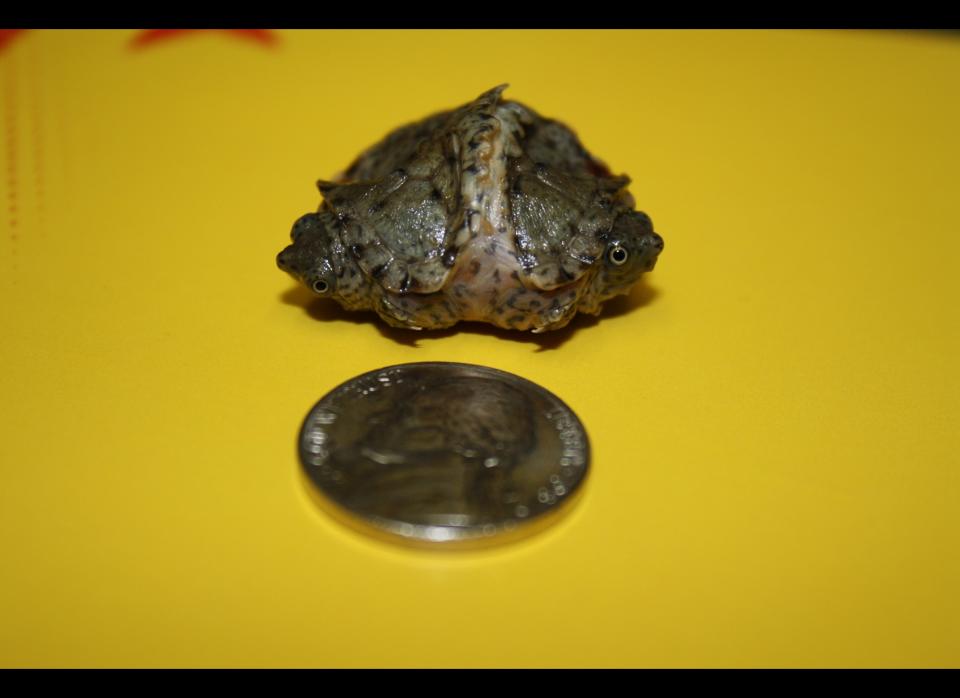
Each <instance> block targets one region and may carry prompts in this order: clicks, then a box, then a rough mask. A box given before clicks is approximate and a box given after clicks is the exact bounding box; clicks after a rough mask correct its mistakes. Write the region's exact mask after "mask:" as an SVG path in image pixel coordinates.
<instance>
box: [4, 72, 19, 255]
mask: <svg viewBox="0 0 960 698" xmlns="http://www.w3.org/2000/svg"><path fill="white" fill-rule="evenodd" d="M5 68H6V74H5V76H4V77H5V78H6V79H5V80H4V82H5V83H6V89H5V90H4V91H3V111H4V114H3V116H4V118H5V119H6V122H7V128H6V132H5V134H4V135H5V136H6V144H5V145H6V155H7V208H8V209H9V210H8V219H7V222H8V224H9V225H10V242H11V243H12V245H13V249H12V253H13V254H16V252H17V248H16V242H17V235H16V233H15V232H14V228H16V227H17V219H16V217H15V215H16V210H17V105H16V96H17V84H16V70H15V69H14V67H13V63H11V62H7V65H6V66H5Z"/></svg>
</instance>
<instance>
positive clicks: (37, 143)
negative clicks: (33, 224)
mask: <svg viewBox="0 0 960 698" xmlns="http://www.w3.org/2000/svg"><path fill="white" fill-rule="evenodd" d="M30 73H31V75H30V139H31V141H32V145H33V163H34V165H33V167H34V170H33V172H34V175H33V191H34V194H35V195H36V199H37V213H38V214H39V216H40V221H39V223H40V229H41V230H42V229H43V180H44V168H43V151H44V147H43V128H42V127H43V116H42V109H41V108H40V85H41V84H42V82H43V80H42V76H41V75H40V59H39V58H38V56H37V55H34V56H33V60H32V61H31V62H30Z"/></svg>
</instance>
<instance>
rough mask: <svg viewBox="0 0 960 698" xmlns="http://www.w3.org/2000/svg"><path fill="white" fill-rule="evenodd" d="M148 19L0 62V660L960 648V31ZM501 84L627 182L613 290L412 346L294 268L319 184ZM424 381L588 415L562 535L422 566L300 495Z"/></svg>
mask: <svg viewBox="0 0 960 698" xmlns="http://www.w3.org/2000/svg"><path fill="white" fill-rule="evenodd" d="M134 35H135V32H132V31H113V32H37V31H31V32H27V33H26V34H24V35H22V36H19V37H17V38H16V39H15V40H14V41H12V42H11V43H10V44H9V46H8V47H7V48H6V50H5V51H3V52H2V53H0V80H2V86H3V87H2V89H3V99H4V110H3V118H4V122H3V123H4V126H3V129H4V130H3V134H4V137H5V139H6V141H5V142H6V143H7V147H6V148H5V149H4V150H3V152H2V153H0V157H2V158H3V159H4V160H3V162H4V170H3V175H4V177H3V181H2V186H3V187H4V188H3V190H2V194H0V197H2V200H0V203H2V204H3V207H4V208H3V226H4V228H3V235H2V237H0V294H2V301H0V327H2V333H3V334H2V340H0V366H2V371H0V400H2V402H0V408H2V420H0V467H2V484H0V549H2V554H0V665H3V666H84V667H88V666H329V667H350V666H437V667H441V666H510V667H514V666H587V667H609V666H629V667H633V666H958V665H960V595H958V593H957V592H958V588H960V559H958V555H957V551H958V548H960V545H958V544H960V540H958V538H960V536H958V529H960V512H958V507H957V502H958V495H960V487H958V485H960V481H958V474H957V466H958V457H957V451H958V447H960V443H958V437H957V420H958V411H960V410H958V407H960V399H958V395H960V393H958V387H960V386H958V381H957V379H958V375H960V371H958V368H960V365H958V350H960V342H958V339H960V333H958V322H957V320H958V317H957V303H958V301H960V281H958V274H957V264H958V258H960V225H958V213H960V208H958V201H960V197H958V194H960V191H958V181H960V180H958V163H960V135H958V124H960V96H958V95H960V90H958V88H960V81H958V75H960V40H958V39H957V38H955V37H951V36H949V35H934V34H926V35H925V34H921V33H903V34H897V33H892V32H876V33H869V32H863V33H855V32H702V31H689V32H666V31H664V32H626V31H625V32H573V31H542V32H541V31H536V32H527V31H523V32H520V31H496V32H480V31H425V32H386V31H369V32H368V31H363V32H360V31H329V32H317V33H314V32H281V33H280V38H279V41H278V42H277V44H276V45H274V46H261V45H259V44H257V43H256V42H253V41H244V40H241V39H238V38H235V37H231V36H228V35H226V34H218V33H213V34H198V35H186V36H181V37H177V38H172V39H170V40H169V41H166V42H158V43H157V44H155V45H153V46H148V47H145V48H143V49H142V50H140V51H133V50H131V49H130V48H129V45H130V42H131V40H132V37H133V36H134ZM501 82H510V83H511V88H510V89H509V90H508V92H507V96H508V97H510V98H514V99H518V100H520V101H523V102H525V103H527V104H529V105H531V106H533V107H534V108H535V109H537V110H538V111H540V112H541V113H543V114H545V115H548V116H556V117H559V118H561V119H563V120H564V121H566V122H568V123H569V124H571V125H572V126H573V127H574V128H575V129H576V130H577V131H578V133H579V134H580V136H581V138H582V139H583V141H584V142H585V144H586V145H587V147H588V148H589V149H591V150H592V151H593V152H595V153H596V154H597V155H599V156H600V157H601V158H603V159H604V160H606V161H607V162H608V164H609V165H610V166H611V168H612V169H613V170H614V171H617V172H626V173H628V174H630V175H631V177H632V178H633V184H632V186H631V191H632V192H633V193H634V195H635V197H636V199H637V202H638V206H639V207H640V208H641V209H642V210H645V211H646V212H648V213H649V214H650V215H651V217H652V218H653V221H654V223H655V225H656V228H657V230H658V231H659V232H660V233H661V234H662V235H663V236H664V238H665V240H666V249H665V251H664V253H663V255H662V256H661V258H660V261H659V263H658V266H657V269H656V271H655V272H654V273H652V274H650V275H649V277H648V281H647V282H646V283H644V284H643V285H642V286H641V287H639V288H638V289H637V291H636V292H635V294H634V296H633V297H632V298H631V299H630V300H628V301H625V302H620V303H614V304H613V306H612V308H611V311H610V312H609V313H608V315H607V316H605V317H603V318H601V319H600V320H599V321H589V320H584V321H578V322H576V323H575V325H574V327H573V328H572V329H571V330H568V331H564V332H561V333H559V334H557V335H549V336H547V337H541V338H535V337H533V336H529V335H522V336H521V335H514V334H510V333H508V332H500V331H494V330H489V329H486V328H484V327H482V326H463V327H460V328H459V329H457V330H456V331H447V332H442V333H438V334H430V333H423V334H417V335H412V334H408V333H404V332H400V331H393V330H387V329H385V328H384V327H383V326H382V325H380V324H379V323H375V322H372V321H371V318H370V317H367V316H353V315H347V314H345V313H342V312H339V311H336V310H334V309H331V308H330V307H329V306H328V305H327V304H325V303H324V302H322V301H318V302H313V301H311V297H310V294H308V293H307V292H306V291H301V290H299V289H295V286H294V283H293V282H292V280H290V279H289V278H288V277H287V276H286V275H284V274H283V273H281V272H280V271H279V270H277V269H276V267H275V266H274V256H275V255H276V253H277V252H278V251H279V250H280V249H281V248H282V247H283V246H284V245H285V244H286V243H287V240H288V234H289V230H290V227H291V225H292V223H293V221H294V220H295V219H296V218H297V217H298V216H300V215H301V214H303V213H306V212H308V211H311V210H314V209H315V208H316V207H317V205H318V203H319V201H320V197H319V194H318V193H317V191H316V190H315V188H314V184H313V183H314V181H315V180H316V179H318V178H321V177H324V178H325V177H330V176H331V175H334V174H336V173H337V172H338V171H340V170H341V169H343V168H344V167H345V166H346V165H347V164H348V163H349V162H350V160H351V159H352V158H353V156H354V155H356V154H357V153H358V152H359V151H360V150H361V149H362V148H364V147H366V146H368V145H369V144H371V143H372V142H373V141H375V140H377V139H378V138H380V137H381V136H382V135H383V134H384V133H385V132H386V131H387V130H389V129H390V128H392V127H394V126H397V125H399V124H401V123H404V122H407V121H410V120H413V119H416V118H419V117H422V116H425V115H426V114H428V113H431V112H433V111H436V110H439V109H443V108H449V107H452V106H455V105H458V104H461V103H463V102H465V101H467V100H469V99H472V98H473V97H475V96H476V95H477V94H479V93H480V92H481V91H483V90H485V89H487V88H489V87H492V86H493V85H496V84H498V83H501ZM11 143H12V145H11ZM10 206H13V209H14V210H10ZM14 221H15V222H14ZM433 360H440V361H465V362H472V363H480V364H484V365H489V366H493V367H496V368H499V369H504V370H507V371H511V372H514V373H517V374H519V375H521V376H524V377H525V378H528V379H530V380H533V381H536V382H538V383H540V384H542V385H543V386H545V387H546V388H548V389H549V390H551V391H553V392H555V393H556V394H557V395H558V396H560V397H561V398H562V399H564V400H565V401H567V402H568V403H569V404H570V405H571V406H572V407H573V408H574V409H575V410H576V411H577V413H578V414H579V416H580V417H581V419H582V420H583V422H584V424H585V426H586V428H587V430H588V433H589V436H590V439H591V445H592V449H593V464H592V472H591V474H590V477H589V481H588V484H587V487H586V490H585V496H584V498H583V499H582V501H581V502H580V503H579V504H578V506H577V507H576V508H575V510H573V511H572V512H571V514H570V515H569V516H567V517H566V518H565V519H564V520H563V521H562V522H560V523H559V524H558V525H557V526H555V527H553V528H552V529H550V530H549V531H548V532H545V533H543V534H541V535H539V536H537V537H535V538H533V539H529V540H527V541H525V542H522V543H518V544H515V545H512V546H508V547H505V548H502V549H498V550H493V551H488V552H482V553H481V552H478V553H461V554H452V555H436V554H430V553H423V552H417V551H408V550H405V549H403V548H397V547H393V546H390V545H386V544H383V543H379V542H374V541H371V540H368V539H367V538H364V537H362V536H360V535H357V534H354V533H353V532H351V531H349V530H347V529H345V528H343V527H342V526H341V525H339V524H337V523H335V522H334V521H332V520H330V519H329V518H328V517H327V516H326V515H325V514H323V513H322V512H321V511H319V510H318V509H317V507H316V506H315V505H314V503H313V502H312V501H311V500H310V498H309V496H308V493H307V491H306V489H305V485H304V482H303V481H302V480H301V476H300V469H299V465H298V461H297V458H296V452H295V441H296V436H297V432H298V430H299V428H300V424H301V421H302V419H303V417H304V415H305V414H306V412H307V410H308V409H309V408H310V407H311V406H312V405H313V404H314V403H315V402H316V400H318V399H319V398H320V397H321V396H322V395H323V394H324V393H326V392H327V391H328V390H329V389H330V388H332V387H334V386H335V385H337V384H338V383H340V382H341V381H343V380H346V379H348V378H350V377H352V376H354V375H356V374H359V373H362V372H364V371H368V370H370V369H374V368H378V367H381V366H385V365H388V364H394V363H402V362H408V361H433Z"/></svg>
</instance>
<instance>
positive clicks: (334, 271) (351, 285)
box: [277, 212, 363, 308]
mask: <svg viewBox="0 0 960 698" xmlns="http://www.w3.org/2000/svg"><path fill="white" fill-rule="evenodd" d="M335 225H336V218H335V217H334V216H332V215H330V214H327V213H324V212H321V213H308V214H306V215H305V216H301V217H300V218H299V219H297V222H296V223H294V224H293V229H292V230H291V231H290V238H291V240H293V244H291V245H287V247H285V248H284V249H283V251H281V252H280V254H278V255H277V266H278V267H280V269H282V270H283V271H285V272H287V273H288V274H290V276H292V277H293V278H295V279H297V280H298V281H300V282H302V283H303V284H304V285H305V286H306V287H307V288H309V289H310V290H311V291H313V292H314V293H315V294H317V295H318V296H322V297H325V298H334V299H336V300H338V301H340V302H341V303H342V304H344V305H345V306H348V307H350V308H355V307H358V305H362V304H359V303H358V294H359V293H360V291H361V286H362V281H361V280H362V278H363V275H362V274H360V270H359V269H358V268H357V266H356V264H355V263H354V261H353V258H352V257H351V256H350V255H349V254H345V253H344V250H343V245H342V244H341V243H340V238H339V236H338V235H337V232H336V229H335Z"/></svg>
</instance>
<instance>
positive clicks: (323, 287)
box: [312, 279, 330, 296]
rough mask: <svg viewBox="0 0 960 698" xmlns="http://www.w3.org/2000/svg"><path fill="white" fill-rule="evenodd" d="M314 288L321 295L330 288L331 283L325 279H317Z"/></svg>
mask: <svg viewBox="0 0 960 698" xmlns="http://www.w3.org/2000/svg"><path fill="white" fill-rule="evenodd" d="M312 286H313V290H314V291H316V292H317V293H319V294H320V295H321V296H322V295H323V294H324V293H326V292H327V291H329V290H330V284H328V283H327V282H326V281H324V280H323V279H317V280H316V281H314V282H313V284H312Z"/></svg>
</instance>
